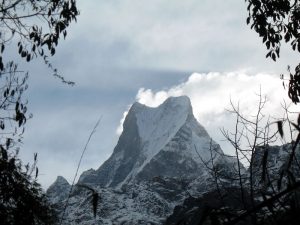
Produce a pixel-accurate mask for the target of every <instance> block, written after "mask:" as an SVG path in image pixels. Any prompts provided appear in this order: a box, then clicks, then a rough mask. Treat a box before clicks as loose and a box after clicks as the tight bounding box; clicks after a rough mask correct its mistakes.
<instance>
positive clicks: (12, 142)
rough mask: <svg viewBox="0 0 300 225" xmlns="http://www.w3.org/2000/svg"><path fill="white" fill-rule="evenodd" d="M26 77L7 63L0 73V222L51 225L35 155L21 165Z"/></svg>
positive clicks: (25, 114) (50, 216) (25, 117)
mask: <svg viewBox="0 0 300 225" xmlns="http://www.w3.org/2000/svg"><path fill="white" fill-rule="evenodd" d="M27 79H28V75H27V74H24V73H23V72H21V71H18V70H17V66H16V65H15V64H13V63H9V64H8V65H7V66H6V67H4V68H3V70H2V71H1V73H0V84H1V86H0V150H1V152H0V221H1V224H3V225H13V224H18V225H19V224H20V225H22V224H24V225H25V224H26V225H33V224H52V223H53V221H54V216H53V214H52V210H51V208H50V207H49V206H48V203H47V201H46V197H45V195H44V193H43V191H42V189H41V187H40V185H39V184H38V183H37V182H36V179H37V176H38V168H37V166H36V163H37V154H34V158H33V164H32V165H31V166H30V165H29V164H27V165H25V166H24V165H22V162H21V160H20V159H19V158H18V152H19V148H20V145H21V143H22V135H23V133H24V125H25V123H26V121H27V119H28V117H30V115H27V114H28V113H27V102H26V101H25V100H24V99H23V98H22V95H23V94H24V91H26V89H27Z"/></svg>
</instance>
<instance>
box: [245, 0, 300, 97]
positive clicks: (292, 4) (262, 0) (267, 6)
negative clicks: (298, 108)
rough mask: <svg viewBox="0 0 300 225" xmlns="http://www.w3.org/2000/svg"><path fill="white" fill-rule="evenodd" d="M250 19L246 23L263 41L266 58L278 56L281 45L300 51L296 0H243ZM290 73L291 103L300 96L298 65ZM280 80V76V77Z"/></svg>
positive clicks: (299, 28)
mask: <svg viewBox="0 0 300 225" xmlns="http://www.w3.org/2000/svg"><path fill="white" fill-rule="evenodd" d="M246 2H247V5H248V7H247V10H248V12H249V16H248V17H247V24H249V25H250V26H251V29H254V30H255V31H256V32H257V33H258V34H259V36H260V37H261V38H262V41H263V43H264V44H265V45H266V47H267V50H268V53H267V55H266V57H267V58H268V57H269V58H271V59H273V60H274V61H276V59H277V58H279V57H280V48H281V44H282V42H286V43H290V45H291V47H292V49H293V50H294V51H298V52H300V2H299V1H298V0H278V1H268V0H267V1H266V0H246ZM288 72H289V90H288V95H289V97H290V98H291V99H292V101H293V102H294V103H298V102H299V101H300V100H299V96H300V64H299V65H298V66H296V67H295V71H294V72H291V70H290V68H289V67H288ZM282 78H283V75H282Z"/></svg>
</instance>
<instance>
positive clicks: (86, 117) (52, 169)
mask: <svg viewBox="0 0 300 225" xmlns="http://www.w3.org/2000/svg"><path fill="white" fill-rule="evenodd" d="M78 6H79V9H80V13H81V14H80V16H79V17H78V22H77V23H74V24H71V27H70V29H69V30H68V36H67V39H66V40H65V41H61V43H60V44H59V47H58V49H57V53H56V55H55V57H53V58H52V62H53V64H54V65H55V66H56V67H57V68H58V70H59V72H60V73H61V74H63V75H64V76H65V78H66V79H69V80H72V81H75V82H76V85H75V86H74V87H68V86H66V85H64V84H61V82H60V81H59V80H57V79H55V78H54V77H52V76H51V71H49V70H48V69H47V68H46V67H45V66H44V65H43V64H42V63H41V62H39V61H38V60H36V61H35V62H33V63H31V64H21V66H24V67H26V68H28V70H29V71H30V81H29V85H30V87H29V90H28V93H27V97H28V100H29V111H30V112H32V113H33V118H32V119H31V120H29V121H28V123H27V125H26V132H25V135H24V144H23V146H22V149H21V156H22V158H23V160H24V161H25V162H32V159H33V153H34V152H38V160H39V163H38V166H39V169H40V176H39V181H40V182H41V183H42V185H43V186H44V187H48V186H49V185H50V184H51V183H52V182H53V181H54V180H55V178H56V176H57V175H62V176H64V177H65V178H67V180H68V181H71V180H72V178H73V176H74V174H75V170H76V166H77V163H78V161H79V158H80V154H81V152H82V150H83V147H84V145H85V143H86V141H87V139H88V136H89V135H90V132H91V130H92V128H93V126H94V125H95V123H96V122H97V120H98V119H99V117H100V116H102V120H101V123H100V126H99V127H98V129H97V132H96V133H95V134H94V136H93V138H92V140H91V142H90V144H89V146H88V149H87V152H86V154H85V155H84V158H83V161H82V165H81V168H80V172H82V171H84V170H86V169H89V168H94V169H97V168H98V167H99V166H100V165H101V164H102V163H103V162H104V161H105V160H106V159H107V158H108V157H109V156H110V154H111V153H112V151H113V148H114V146H115V145H116V143H117V140H118V135H119V132H118V131H120V121H121V120H122V117H123V115H124V113H126V111H127V110H128V107H130V105H131V104H132V103H133V102H134V101H140V102H141V103H144V104H147V105H149V106H157V105H158V104H160V103H161V102H162V101H163V100H164V99H165V98H167V97H168V96H177V95H182V94H184V95H188V96H189V97H190V98H191V101H192V105H193V108H194V113H195V117H196V118H197V119H198V121H199V122H200V123H201V124H202V125H204V126H205V127H206V128H207V130H208V132H209V133H210V134H211V136H212V137H213V138H214V139H215V141H217V142H219V143H220V144H221V146H222V147H223V149H224V151H226V148H227V145H226V143H224V141H222V139H223V138H222V136H221V135H220V132H219V128H220V127H225V128H227V129H230V128H231V127H230V126H231V125H230V124H231V122H230V121H231V120H230V118H229V116H228V115H227V114H226V111H225V108H226V107H228V104H229V100H230V97H232V96H234V99H235V101H236V102H237V101H241V105H243V107H242V110H244V112H245V113H249V114H251V112H252V111H251V110H252V108H251V107H250V108H249V105H253V104H255V102H256V100H257V95H256V94H255V93H258V92H259V90H260V87H261V89H262V92H263V93H264V94H267V95H268V98H269V100H270V101H269V102H270V103H269V108H268V109H266V112H267V113H273V112H276V113H277V114H278V115H276V116H281V114H280V113H281V112H280V105H279V102H280V101H281V100H282V99H283V96H284V95H286V92H285V91H284V90H283V88H282V82H281V81H280V79H279V74H280V73H285V72H286V68H287V65H288V64H290V65H295V63H296V62H297V55H296V54H295V53H293V52H291V51H289V48H283V51H282V52H281V58H280V59H279V60H278V62H276V63H274V62H272V61H271V60H270V59H266V58H265V55H266V53H267V52H266V49H265V47H264V46H263V45H262V42H261V39H260V38H259V37H258V36H257V34H256V33H255V32H254V31H252V30H250V27H248V26H247V25H246V22H245V21H246V16H247V12H246V4H245V2H244V1H243V0H226V1H224V0H185V1H182V0H172V1H167V0H152V1H149V0H111V1H102V0H99V1H92V0H79V1H78ZM12 54H13V53H12ZM246 103H247V104H246ZM250 103H251V104H250Z"/></svg>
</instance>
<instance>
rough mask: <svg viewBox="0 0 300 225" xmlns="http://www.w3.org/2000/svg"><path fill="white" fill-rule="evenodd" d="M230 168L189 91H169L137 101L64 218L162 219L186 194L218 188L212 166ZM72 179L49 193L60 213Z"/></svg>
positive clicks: (74, 220)
mask: <svg viewBox="0 0 300 225" xmlns="http://www.w3.org/2000/svg"><path fill="white" fill-rule="evenodd" d="M212 166H218V167H222V168H224V171H227V172H230V170H232V169H233V167H235V163H234V160H233V159H231V158H229V157H227V156H224V154H223V152H222V150H221V148H220V146H219V145H218V144H217V143H216V142H214V141H213V140H212V139H211V138H210V136H209V135H208V133H207V132H206V130H205V129H204V127H203V126H201V125H200V124H199V123H198V122H197V120H196V119H195V117H194V115H193V110H192V107H191V103H190V100H189V98H188V97H185V96H181V97H171V98H168V99H167V100H166V101H165V102H164V103H163V104H161V105H160V106H158V107H157V108H151V107H147V106H145V105H142V104H140V103H134V104H133V105H132V107H131V109H130V110H129V113H128V115H127V117H126V119H125V121H124V125H123V133H122V134H121V136H120V138H119V141H118V143H117V145H116V147H115V149H114V151H113V153H112V155H111V157H110V158H109V159H108V160H107V161H106V162H105V163H104V164H103V165H101V166H100V167H99V169H97V170H93V169H91V170H88V171H86V172H84V173H83V174H82V175H81V176H80V178H79V181H78V184H80V185H82V184H84V185H85V186H88V187H89V188H90V189H93V190H94V192H97V193H98V194H99V196H100V199H99V201H98V204H97V216H96V218H94V217H93V213H92V205H91V204H90V202H91V199H92V191H91V190H89V189H86V188H82V187H80V185H77V186H75V188H74V191H73V192H72V193H71V196H70V198H69V199H68V207H67V209H66V212H65V216H64V224H94V223H95V221H96V223H97V224H162V223H164V222H165V220H166V218H167V216H169V215H170V214H171V213H172V212H173V210H174V207H175V206H176V205H179V204H182V203H183V201H184V199H185V198H186V197H188V196H198V195H201V194H203V193H205V192H208V191H209V190H212V189H213V188H214V185H213V183H214V180H213V177H212V176H211V173H210V172H211V171H210V170H209V169H208V168H207V167H209V168H212ZM68 190H70V186H69V184H67V182H65V180H64V179H63V178H61V177H59V178H58V179H57V181H56V182H55V183H54V184H53V185H52V186H51V187H50V188H49V189H48V191H47V194H48V196H49V198H50V201H51V202H52V203H53V204H54V206H55V207H56V209H57V211H58V212H59V213H60V214H62V211H63V207H62V205H64V204H65V203H66V201H67V196H68V194H66V191H68Z"/></svg>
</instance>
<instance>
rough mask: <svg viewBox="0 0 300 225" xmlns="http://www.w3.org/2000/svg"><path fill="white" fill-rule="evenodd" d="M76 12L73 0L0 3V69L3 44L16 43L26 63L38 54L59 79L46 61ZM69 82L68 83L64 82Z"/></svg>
mask: <svg viewBox="0 0 300 225" xmlns="http://www.w3.org/2000/svg"><path fill="white" fill-rule="evenodd" d="M78 15H79V11H78V9H77V6H76V1H75V0H13V1H1V3H0V27H1V31H0V50H1V55H0V71H2V70H3V69H4V65H5V62H6V63H7V62H8V61H10V60H12V59H4V58H3V55H4V51H5V47H6V45H8V44H11V43H13V44H16V45H17V47H18V48H17V49H18V50H17V51H18V52H17V53H18V54H19V56H21V58H23V59H24V60H26V61H27V62H29V61H31V60H32V59H33V58H35V57H42V58H43V60H44V62H45V63H46V64H47V65H48V66H49V67H50V68H51V69H53V72H54V75H55V76H57V77H59V78H60V79H61V80H62V81H63V82H66V81H65V80H64V78H63V77H62V76H61V75H59V74H58V73H57V70H56V69H55V68H53V66H52V64H51V63H50V62H49V59H48V56H53V55H54V54H55V49H56V47H57V45H58V43H59V40H60V39H61V38H62V37H63V38H65V37H66V36H67V28H68V27H69V25H70V23H71V22H72V21H76V18H77V16H78ZM67 83H69V84H72V83H71V82H67Z"/></svg>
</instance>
